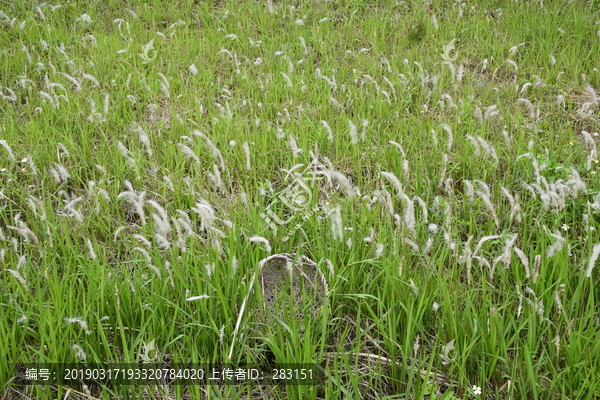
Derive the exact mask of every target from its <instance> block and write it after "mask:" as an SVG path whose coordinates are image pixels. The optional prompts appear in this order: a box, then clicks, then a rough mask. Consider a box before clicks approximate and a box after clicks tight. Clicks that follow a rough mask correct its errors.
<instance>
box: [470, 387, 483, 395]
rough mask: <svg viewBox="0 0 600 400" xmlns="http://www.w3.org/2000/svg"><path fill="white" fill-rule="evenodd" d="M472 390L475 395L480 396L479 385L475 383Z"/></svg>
mask: <svg viewBox="0 0 600 400" xmlns="http://www.w3.org/2000/svg"><path fill="white" fill-rule="evenodd" d="M472 390H473V394H474V395H475V396H479V395H480V394H481V388H480V387H479V386H477V385H473V387H472Z"/></svg>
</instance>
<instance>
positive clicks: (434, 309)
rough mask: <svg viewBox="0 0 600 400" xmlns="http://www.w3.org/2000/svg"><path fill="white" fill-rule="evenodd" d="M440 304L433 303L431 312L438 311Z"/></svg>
mask: <svg viewBox="0 0 600 400" xmlns="http://www.w3.org/2000/svg"><path fill="white" fill-rule="evenodd" d="M440 307H441V306H440V304H439V303H438V302H437V301H434V302H433V304H432V305H431V311H433V312H436V311H437V310H439V309H440Z"/></svg>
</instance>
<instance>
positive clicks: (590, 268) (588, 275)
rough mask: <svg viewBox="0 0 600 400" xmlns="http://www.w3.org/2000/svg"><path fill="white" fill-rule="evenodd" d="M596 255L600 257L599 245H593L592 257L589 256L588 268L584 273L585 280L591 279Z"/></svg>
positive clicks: (596, 258)
mask: <svg viewBox="0 0 600 400" xmlns="http://www.w3.org/2000/svg"><path fill="white" fill-rule="evenodd" d="M598 255H600V243H597V244H595V245H594V247H593V248H592V255H591V256H590V261H589V263H588V267H587V269H586V271H585V276H586V278H591V277H592V271H593V270H594V267H595V266H596V261H597V260H598Z"/></svg>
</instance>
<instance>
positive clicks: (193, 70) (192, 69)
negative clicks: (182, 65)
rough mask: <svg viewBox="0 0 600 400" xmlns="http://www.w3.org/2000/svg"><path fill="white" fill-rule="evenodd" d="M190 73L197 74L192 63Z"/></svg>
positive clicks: (196, 69)
mask: <svg viewBox="0 0 600 400" xmlns="http://www.w3.org/2000/svg"><path fill="white" fill-rule="evenodd" d="M190 73H191V74H192V75H198V68H196V66H195V65H194V64H192V65H190Z"/></svg>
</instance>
